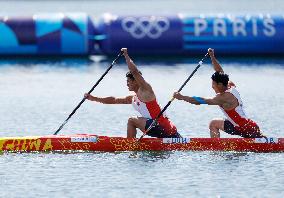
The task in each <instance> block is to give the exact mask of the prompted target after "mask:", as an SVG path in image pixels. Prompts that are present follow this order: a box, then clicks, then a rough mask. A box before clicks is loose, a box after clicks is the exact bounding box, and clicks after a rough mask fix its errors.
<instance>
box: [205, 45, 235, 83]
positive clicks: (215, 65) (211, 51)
mask: <svg viewBox="0 0 284 198" xmlns="http://www.w3.org/2000/svg"><path fill="white" fill-rule="evenodd" d="M208 54H209V56H210V58H211V61H212V65H213V68H214V70H215V71H216V72H222V73H224V70H223V68H222V66H221V65H220V64H219V62H218V60H217V59H216V57H215V54H214V49H212V48H209V49H208ZM228 84H229V86H230V87H236V85H235V84H234V83H233V82H232V81H229V82H228Z"/></svg>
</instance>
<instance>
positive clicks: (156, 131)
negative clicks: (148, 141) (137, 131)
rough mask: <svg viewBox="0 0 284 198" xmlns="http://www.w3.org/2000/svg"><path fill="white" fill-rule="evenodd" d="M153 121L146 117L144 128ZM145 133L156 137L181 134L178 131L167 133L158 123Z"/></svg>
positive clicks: (174, 136)
mask: <svg viewBox="0 0 284 198" xmlns="http://www.w3.org/2000/svg"><path fill="white" fill-rule="evenodd" d="M153 121H154V120H153V119H147V121H146V126H145V130H147V129H148V128H149V126H150V125H151V124H152V122H153ZM147 135H149V136H151V137H156V138H181V135H180V134H179V133H178V132H176V133H175V134H173V135H168V134H167V133H166V132H165V130H164V129H163V127H161V126H160V125H159V124H158V123H155V124H154V126H153V127H152V128H151V129H150V131H148V133H147Z"/></svg>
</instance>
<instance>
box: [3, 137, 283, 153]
mask: <svg viewBox="0 0 284 198" xmlns="http://www.w3.org/2000/svg"><path fill="white" fill-rule="evenodd" d="M173 150H178V151H237V152H284V138H144V139H142V140H141V142H140V143H137V139H134V138H123V137H107V136H97V135H89V134H78V135H49V136H34V137H5V138H0V151H12V152H18V151H20V152H29V151H104V152H115V151H173Z"/></svg>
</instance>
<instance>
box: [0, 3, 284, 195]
mask: <svg viewBox="0 0 284 198" xmlns="http://www.w3.org/2000/svg"><path fill="white" fill-rule="evenodd" d="M0 6H1V12H2V14H7V13H8V14H31V13H34V12H48V11H55V12H57V11H64V12H66V11H84V12H87V13H90V14H92V15H93V16H99V15H100V14H102V13H104V12H107V11H109V12H115V13H123V12H127V13H145V12H146V13H153V12H156V10H157V9H158V8H159V10H160V12H162V13H171V12H174V13H175V12H192V13H199V12H203V13H207V12H227V13H258V12H266V13H267V12H268V13H280V12H282V11H283V8H284V4H283V3H282V1H280V0H279V1H256V0H255V1H249V2H248V1H244V0H243V1H225V0H222V1H218V2H212V1H207V0H206V1H201V2H197V1H179V3H177V2H176V1H160V0H158V1H155V2H153V1H80V2H79V1H68V2H67V1H66V2H65V1H44V2H41V1H17V3H16V4H15V2H13V3H11V1H0ZM141 8H143V9H141ZM216 53H217V52H216ZM130 55H131V52H130ZM217 55H218V54H217ZM101 58H102V60H101ZM133 58H134V60H135V61H136V62H137V64H138V65H139V69H140V70H141V71H142V72H143V75H144V77H145V79H146V80H147V81H149V82H150V83H151V84H152V86H153V88H154V90H155V92H156V95H157V97H158V99H159V101H160V103H161V105H162V106H163V105H165V104H166V103H167V102H168V100H169V99H170V98H171V95H172V93H173V91H175V90H177V89H178V88H179V87H180V86H181V84H182V83H183V82H184V80H185V79H186V78H187V76H188V75H189V74H190V73H191V72H192V70H193V69H194V67H195V66H196V64H197V63H198V61H199V59H200V58H201V57H192V58H190V59H187V58H174V59H173V58H165V57H161V58H149V57H148V58H145V57H133ZM99 60H101V61H99ZM219 60H220V61H221V63H222V64H223V66H224V69H225V71H226V72H227V73H229V74H230V77H231V79H232V80H233V81H234V82H235V83H236V84H237V86H238V88H239V91H240V93H241V95H242V97H243V100H244V103H245V106H246V111H247V114H248V115H249V116H250V117H251V118H253V119H254V120H255V121H257V122H258V123H259V125H260V127H261V128H262V130H263V131H264V133H265V134H267V135H268V136H274V137H283V131H284V126H283V124H282V123H283V117H284V110H283V109H284V102H283V101H284V92H283V84H284V59H283V58H281V57H270V58H267V57H265V58H263V57H258V58H241V57H232V58H223V57H219ZM111 61H112V58H109V59H104V58H103V57H91V58H90V59H62V60H59V59H57V60H55V59H5V60H3V59H2V60H0V98H1V99H0V121H1V124H0V131H1V137H3V136H27V135H48V134H52V133H54V131H55V130H56V129H57V128H58V127H59V126H60V125H61V124H62V122H63V121H64V120H65V119H66V118H67V116H68V115H69V113H71V111H72V110H73V109H74V107H75V106H76V105H77V104H78V103H79V101H80V100H81V99H82V97H83V94H84V93H85V92H87V91H89V89H90V88H91V87H92V86H93V84H94V83H95V82H96V81H97V80H98V78H99V77H100V76H101V75H102V73H103V72H104V71H105V69H106V68H107V67H108V66H109V63H110V62H111ZM208 63H209V61H208V60H207V63H206V64H204V66H202V67H201V68H200V69H199V70H198V72H197V73H196V75H195V76H194V77H193V78H192V79H191V80H190V81H189V83H188V85H187V86H186V87H185V88H184V89H183V91H182V93H184V94H188V95H198V96H199V95H200V96H211V95H213V94H214V93H213V90H212V89H211V81H210V76H211V74H212V72H213V70H212V68H211V66H210V64H208ZM126 71H127V68H126V65H125V64H124V60H123V59H121V60H120V61H119V64H118V65H116V66H115V67H114V68H113V69H112V70H111V71H110V72H109V74H108V75H107V76H106V77H105V79H104V80H103V81H102V82H101V84H100V85H99V86H98V87H97V88H96V89H95V91H94V94H95V95H98V96H108V95H114V96H124V95H127V94H129V92H128V91H127V87H126V82H125V73H126ZM167 114H168V115H169V117H170V118H171V119H172V120H173V122H174V123H175V124H176V125H177V127H178V129H179V131H180V132H181V134H182V135H184V136H190V137H208V136H209V133H208V123H209V121H210V120H211V119H213V118H216V117H222V114H221V112H220V110H219V109H218V108H216V107H208V106H193V105H189V104H187V103H184V102H180V101H174V102H173V103H172V105H171V106H170V107H169V109H168V111H167ZM132 115H136V113H135V112H134V110H133V109H132V107H131V106H129V105H102V104H96V103H91V102H88V101H87V102H85V103H84V104H83V105H82V107H81V108H80V109H79V110H78V111H77V112H76V114H75V115H74V116H73V117H72V118H71V120H70V121H69V122H68V123H67V124H66V125H65V127H64V128H63V130H62V131H61V132H60V134H74V133H93V134H98V135H108V136H125V135H126V122H127V119H128V117H129V116H132ZM140 134H141V133H140ZM140 134H139V135H140ZM222 137H230V136H228V135H226V134H222ZM283 167H284V158H283V154H279V153H270V154H261V153H228V152H226V153H220V152H140V153H137V155H136V157H135V158H130V153H129V152H122V153H69V154H62V153H61V154H60V153H56V154H54V153H37V154H35V153H23V154H17V153H4V154H2V155H0V197H134V196H137V197H185V196H186V197H283V196H284V188H283V185H284V173H283V172H284V171H283Z"/></svg>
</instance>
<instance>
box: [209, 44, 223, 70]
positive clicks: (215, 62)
mask: <svg viewBox="0 0 284 198" xmlns="http://www.w3.org/2000/svg"><path fill="white" fill-rule="evenodd" d="M208 54H209V56H210V58H211V62H212V65H213V68H214V70H215V71H216V72H222V73H224V70H223V68H222V67H221V65H220V64H219V62H218V60H217V59H216V58H215V55H214V49H211V48H209V49H208Z"/></svg>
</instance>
